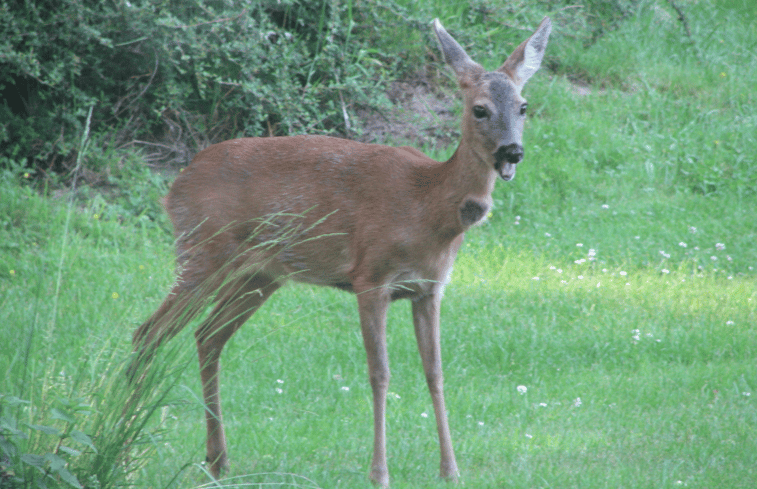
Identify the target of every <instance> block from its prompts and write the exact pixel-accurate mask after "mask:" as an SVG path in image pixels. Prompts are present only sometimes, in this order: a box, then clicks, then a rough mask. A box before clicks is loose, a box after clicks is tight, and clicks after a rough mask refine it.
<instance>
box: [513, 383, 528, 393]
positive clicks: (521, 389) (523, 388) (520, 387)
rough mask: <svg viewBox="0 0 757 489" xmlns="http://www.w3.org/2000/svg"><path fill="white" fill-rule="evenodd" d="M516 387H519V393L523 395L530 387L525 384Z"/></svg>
mask: <svg viewBox="0 0 757 489" xmlns="http://www.w3.org/2000/svg"><path fill="white" fill-rule="evenodd" d="M516 389H518V394H520V395H521V396H522V395H523V394H525V393H526V392H528V387H526V386H525V385H519V386H518V387H516Z"/></svg>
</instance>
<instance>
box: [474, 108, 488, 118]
mask: <svg viewBox="0 0 757 489" xmlns="http://www.w3.org/2000/svg"><path fill="white" fill-rule="evenodd" d="M473 117H475V118H476V119H488V118H489V110H488V109H487V108H486V107H484V106H483V105H474V106H473Z"/></svg>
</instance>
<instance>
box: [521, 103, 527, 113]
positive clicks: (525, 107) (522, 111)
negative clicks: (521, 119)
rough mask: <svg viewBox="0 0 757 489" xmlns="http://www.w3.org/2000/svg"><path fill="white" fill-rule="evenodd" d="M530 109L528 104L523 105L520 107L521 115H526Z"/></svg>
mask: <svg viewBox="0 0 757 489" xmlns="http://www.w3.org/2000/svg"><path fill="white" fill-rule="evenodd" d="M527 108H528V104H523V105H521V106H520V115H526V109H527Z"/></svg>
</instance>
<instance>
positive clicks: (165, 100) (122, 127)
mask: <svg viewBox="0 0 757 489" xmlns="http://www.w3.org/2000/svg"><path fill="white" fill-rule="evenodd" d="M636 3H637V0H616V1H613V2H598V1H595V2H588V3H586V6H585V7H583V8H568V9H566V10H563V21H564V22H568V23H569V25H571V26H572V27H571V29H572V30H573V31H574V32H580V33H581V34H580V36H581V37H582V40H583V41H584V43H588V42H592V40H593V39H595V38H596V37H598V36H600V35H601V34H602V33H603V32H605V30H606V29H608V28H611V27H612V26H614V25H615V24H616V23H617V21H618V20H619V19H622V18H623V17H624V16H625V15H627V13H628V12H629V11H630V9H631V7H632V6H633V5H634V4H636ZM563 4H565V5H568V3H567V2H560V1H557V2H555V1H552V2H541V3H540V4H539V5H537V6H536V7H530V8H525V6H524V4H523V3H522V2H505V3H503V4H499V3H497V2H486V1H481V0H471V1H469V2H461V3H460V6H461V7H460V11H459V16H457V15H456V16H455V17H454V18H451V19H445V21H446V22H451V23H453V26H454V24H458V25H460V26H471V27H473V29H472V30H471V34H473V33H475V32H476V31H477V30H480V29H482V28H486V29H489V30H491V29H492V28H496V27H501V25H502V19H515V20H516V21H517V20H524V17H525V19H527V22H525V23H528V22H530V21H534V20H537V21H538V18H539V17H540V16H541V15H543V14H544V13H545V12H547V11H549V10H550V9H555V8H557V7H560V6H562V5H563ZM445 8H446V7H445ZM442 10H443V9H441V8H440V7H439V6H438V5H435V4H434V2H429V4H428V5H423V6H421V7H418V6H413V8H412V9H411V8H410V6H409V5H408V6H404V5H402V2H401V0H400V1H395V0H367V1H362V2H355V1H338V0H317V1H305V0H244V1H242V0H161V1H156V0H108V1H100V0H54V1H53V0H26V1H21V2H15V1H8V0H3V1H2V2H1V3H0V43H2V45H1V46H0V93H1V94H2V103H0V154H1V155H3V157H4V158H0V165H3V166H6V165H7V161H9V160H16V161H24V160H25V161H26V165H27V167H30V168H34V169H36V170H38V171H42V172H49V171H54V172H60V171H65V170H70V169H71V168H72V165H73V162H74V161H75V159H76V154H77V151H78V150H77V145H78V141H79V139H80V137H81V134H82V132H83V126H84V124H85V120H86V115H87V113H88V111H89V109H90V108H91V107H92V108H94V110H93V116H92V120H91V125H92V134H91V139H92V144H93V145H94V146H93V147H96V148H97V149H98V150H101V151H102V152H103V153H105V154H112V152H113V151H114V150H117V149H119V148H129V149H131V148H133V147H135V146H138V147H142V148H144V149H146V150H147V152H148V154H150V155H151V159H162V160H171V161H177V162H178V163H185V162H187V161H188V160H189V159H190V158H191V157H192V155H193V154H194V153H195V152H196V151H197V150H198V149H201V148H202V147H204V146H206V145H208V144H209V143H212V142H217V141H220V140H223V139H228V138H232V137H239V136H242V135H244V136H262V135H277V134H296V133H306V132H319V133H336V134H340V135H347V136H350V135H353V134H354V132H355V131H359V130H360V129H359V125H358V124H355V122H354V121H355V113H356V111H357V109H358V108H360V107H373V108H376V107H379V106H381V105H382V103H383V101H384V100H385V97H384V92H385V90H386V85H387V84H386V78H387V77H391V76H401V75H399V74H400V73H408V72H410V71H413V70H418V69H420V68H421V67H419V66H418V64H419V63H421V64H423V63H424V60H423V58H424V56H425V55H426V54H427V53H428V50H427V48H426V47H427V46H428V45H429V44H430V43H433V41H432V40H431V39H430V38H424V39H423V40H422V41H423V42H419V43H414V45H413V46H408V45H407V35H408V33H412V35H414V36H417V35H418V34H416V33H417V32H422V34H421V36H429V32H427V31H428V29H426V28H425V27H426V24H428V22H429V21H430V19H432V18H433V17H434V16H437V15H439V12H440V11H442ZM411 12H412V13H411ZM511 31H512V34H511V35H512V36H513V39H517V38H518V37H519V35H520V34H521V33H520V32H518V31H517V30H515V31H513V30H512V29H511ZM460 36H461V37H460V38H461V42H463V43H465V42H466V41H468V40H471V39H473V38H476V37H477V36H476V35H475V34H473V35H470V34H468V33H467V32H465V31H464V30H463V32H462V33H461V34H460ZM488 37H489V38H490V39H489V43H490V45H489V46H478V47H479V48H480V52H484V53H486V52H496V53H499V52H500V50H501V49H500V44H499V43H498V42H497V41H498V39H496V38H492V36H488ZM495 37H496V36H495ZM416 44H417V45H416ZM385 53H390V54H388V55H387V54H385ZM432 58H433V57H432ZM103 159H104V158H97V157H96V155H92V156H91V157H89V158H87V160H86V165H87V166H88V167H90V168H91V169H93V170H94V171H98V170H100V168H98V166H103V165H105V163H103V162H102V160H103ZM4 161H5V162H6V163H3V162H4Z"/></svg>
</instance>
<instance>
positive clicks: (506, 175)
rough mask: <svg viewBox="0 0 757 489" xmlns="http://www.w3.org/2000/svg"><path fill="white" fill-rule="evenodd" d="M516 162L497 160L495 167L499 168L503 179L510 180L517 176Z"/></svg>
mask: <svg viewBox="0 0 757 489" xmlns="http://www.w3.org/2000/svg"><path fill="white" fill-rule="evenodd" d="M515 165H516V164H515V163H508V162H507V161H504V160H503V161H496V162H495V163H494V169H495V170H497V173H499V176H500V177H501V178H502V180H504V181H506V182H509V181H510V180H512V179H513V178H515Z"/></svg>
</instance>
